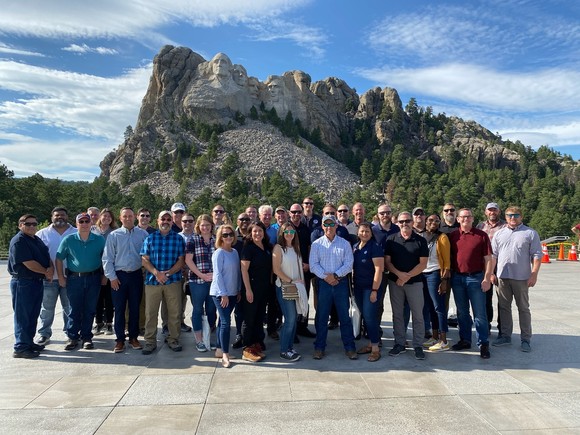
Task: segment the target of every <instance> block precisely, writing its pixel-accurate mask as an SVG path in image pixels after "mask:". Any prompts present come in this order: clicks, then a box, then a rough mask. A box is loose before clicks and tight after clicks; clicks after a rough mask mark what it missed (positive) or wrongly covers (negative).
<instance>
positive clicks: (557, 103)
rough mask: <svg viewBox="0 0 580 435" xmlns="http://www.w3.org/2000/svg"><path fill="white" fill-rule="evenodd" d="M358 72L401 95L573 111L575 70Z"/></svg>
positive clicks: (577, 87) (577, 84)
mask: <svg viewBox="0 0 580 435" xmlns="http://www.w3.org/2000/svg"><path fill="white" fill-rule="evenodd" d="M358 73H359V74H360V75H361V76H363V77H365V78H367V79H369V80H372V81H373V82H375V83H377V84H379V85H380V86H391V87H394V88H396V89H397V90H398V91H399V92H400V93H401V92H404V93H407V94H422V95H426V96H430V97H432V98H437V99H441V100H447V101H455V102H461V103H467V104H470V105H476V106H481V107H484V108H488V109H489V108H493V109H494V110H512V111H518V112H547V111H576V110H578V101H579V100H580V72H579V71H575V70H566V69H544V70H539V71H535V72H529V73H527V72H515V71H514V72H503V71H496V70H493V69H490V68H487V67H481V66H478V65H469V64H444V65H439V66H434V67H428V68H397V69H392V68H389V67H386V68H371V69H360V70H358Z"/></svg>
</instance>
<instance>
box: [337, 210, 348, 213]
mask: <svg viewBox="0 0 580 435" xmlns="http://www.w3.org/2000/svg"><path fill="white" fill-rule="evenodd" d="M338 212H339V213H348V210H338Z"/></svg>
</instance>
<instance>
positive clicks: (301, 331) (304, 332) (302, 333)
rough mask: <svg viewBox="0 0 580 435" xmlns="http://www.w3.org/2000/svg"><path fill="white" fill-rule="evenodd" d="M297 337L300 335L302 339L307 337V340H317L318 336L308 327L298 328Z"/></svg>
mask: <svg viewBox="0 0 580 435" xmlns="http://www.w3.org/2000/svg"><path fill="white" fill-rule="evenodd" d="M296 334H297V335H300V336H301V337H306V338H316V334H315V333H314V332H312V331H310V330H309V329H308V328H307V327H306V326H305V327H303V328H298V330H297V331H296Z"/></svg>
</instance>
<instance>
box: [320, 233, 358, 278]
mask: <svg viewBox="0 0 580 435" xmlns="http://www.w3.org/2000/svg"><path fill="white" fill-rule="evenodd" d="M353 261H354V258H353V255H352V248H351V246H350V243H349V242H348V241H346V240H345V239H343V238H342V237H339V236H334V239H333V240H332V241H331V240H330V239H329V238H328V237H326V236H325V235H324V236H322V237H320V238H319V239H317V240H315V241H314V243H312V246H311V247H310V263H309V264H310V271H311V272H312V273H313V274H315V275H316V276H317V277H318V278H321V279H324V278H325V277H326V275H327V274H331V273H336V274H337V275H338V276H339V277H343V276H345V275H347V274H348V273H350V272H352V264H353Z"/></svg>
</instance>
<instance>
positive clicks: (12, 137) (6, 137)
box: [0, 132, 113, 181]
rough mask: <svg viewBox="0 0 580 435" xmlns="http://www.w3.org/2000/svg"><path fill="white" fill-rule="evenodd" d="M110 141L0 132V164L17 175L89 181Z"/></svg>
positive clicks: (98, 172)
mask: <svg viewBox="0 0 580 435" xmlns="http://www.w3.org/2000/svg"><path fill="white" fill-rule="evenodd" d="M112 147H113V146H112V144H111V143H106V142H104V141H98V140H86V139H70V140H57V141H53V140H42V139H36V138H33V137H29V136H24V135H19V134H7V133H2V132H0V154H2V164H5V165H6V166H7V167H8V168H10V170H12V171H14V174H15V176H17V177H27V176H30V175H33V174H35V173H39V174H40V175H42V176H44V177H49V178H60V179H62V180H86V181H92V180H93V178H94V177H96V176H98V175H99V174H100V169H99V163H100V162H101V160H102V159H103V157H105V155H106V154H107V153H108V152H109V151H111V150H112Z"/></svg>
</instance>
